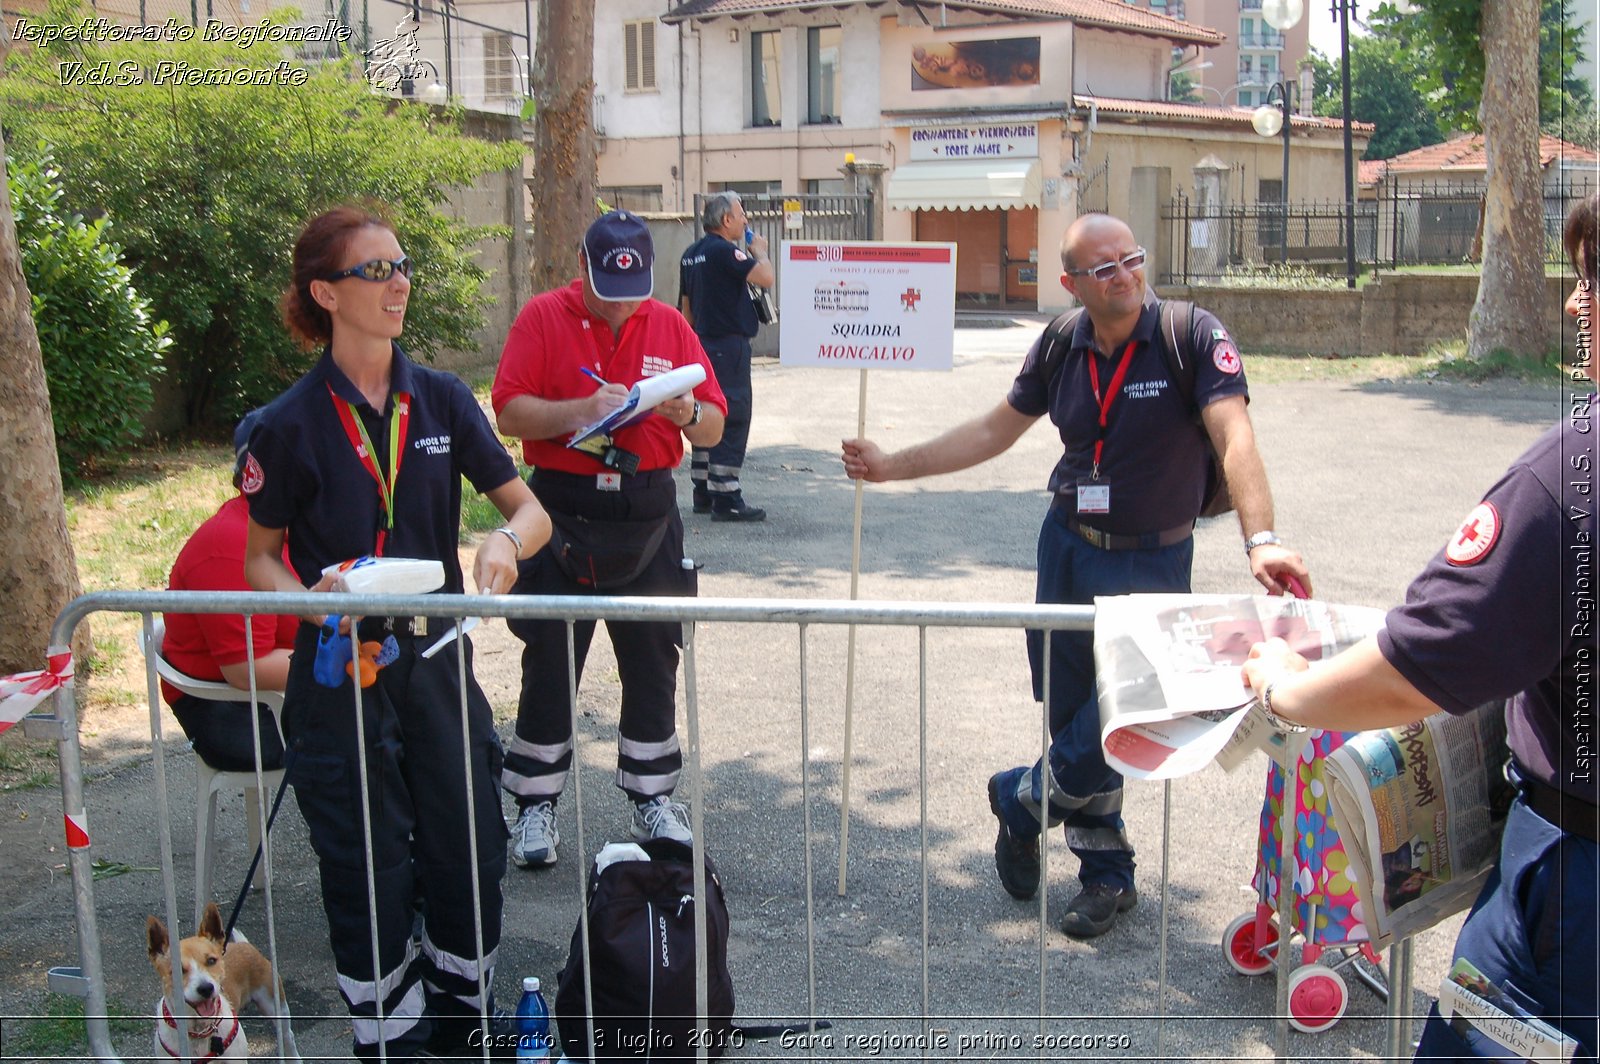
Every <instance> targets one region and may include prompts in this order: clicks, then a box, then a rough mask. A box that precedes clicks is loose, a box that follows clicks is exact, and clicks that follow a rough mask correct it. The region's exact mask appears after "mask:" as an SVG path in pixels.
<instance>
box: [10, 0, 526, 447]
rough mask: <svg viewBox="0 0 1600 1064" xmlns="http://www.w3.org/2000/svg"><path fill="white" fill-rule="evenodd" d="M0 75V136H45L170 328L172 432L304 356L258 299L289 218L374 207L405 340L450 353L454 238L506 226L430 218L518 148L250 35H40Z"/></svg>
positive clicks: (474, 269)
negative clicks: (408, 268)
mask: <svg viewBox="0 0 1600 1064" xmlns="http://www.w3.org/2000/svg"><path fill="white" fill-rule="evenodd" d="M293 16H294V13H293V12H292V11H280V12H275V13H274V14H273V15H271V16H270V19H271V21H272V22H273V23H274V24H290V23H291V22H292V19H293ZM81 17H82V13H81V12H80V10H79V9H78V8H77V7H76V6H74V5H73V3H72V2H71V0H55V2H54V3H52V6H51V9H50V13H49V20H50V21H52V22H55V23H60V24H68V23H72V22H75V21H77V20H78V19H79V18H81ZM162 64H167V65H165V66H164V65H162ZM6 73H7V76H6V77H4V78H0V111H3V112H4V113H5V114H6V122H7V126H8V129H9V130H12V131H14V132H15V134H17V135H18V136H20V137H21V138H24V139H32V138H45V139H48V140H50V141H51V143H53V144H55V145H56V151H57V153H58V156H59V157H60V159H61V162H62V164H63V169H64V170H65V172H66V174H67V178H66V188H67V201H68V202H70V203H71V204H73V205H74V207H75V208H76V209H79V210H82V211H85V212H91V213H92V212H97V211H99V210H102V209H105V210H109V211H111V212H112V213H113V214H115V215H116V216H117V218H118V220H119V221H118V236H119V237H120V239H121V240H122V243H123V247H124V249H125V253H126V256H127V259H128V261H129V262H130V263H131V264H133V265H134V267H135V269H137V270H138V272H139V276H140V278H141V282H142V283H143V285H144V286H145V291H146V294H147V295H149V296H150V298H151V300H152V302H153V304H154V307H155V310H156V311H157V313H159V314H160V315H161V316H163V317H165V318H166V319H167V320H168V321H170V322H171V327H172V334H173V337H174V339H175V341H176V344H175V347H174V351H173V357H172V361H173V362H174V363H175V364H176V366H177V373H178V375H179V379H180V381H181V383H182V386H183V391H184V397H185V403H186V410H185V413H186V416H187V420H188V421H189V422H191V423H194V422H199V421H202V420H213V421H224V422H226V421H228V420H230V419H232V418H233V417H235V416H237V415H238V414H240V413H242V412H243V411H244V410H247V409H249V408H251V407H253V406H255V405H258V404H260V403H262V402H264V401H266V400H268V399H270V398H271V397H272V396H274V395H276V394H277V393H278V392H279V391H281V390H282V389H283V388H284V387H285V386H286V385H287V384H288V383H290V382H291V381H293V380H294V379H295V378H296V377H297V376H298V375H299V374H300V373H301V372H303V371H304V369H305V368H306V366H307V365H309V363H310V361H311V356H310V355H308V354H306V353H305V352H303V351H301V350H300V349H298V348H297V347H296V346H295V345H294V343H293V342H292V341H291V340H290V338H289V336H288V333H287V332H286V330H285V329H284V327H283V325H282V322H281V320H280V317H279V312H278V301H279V298H280V296H281V294H282V293H283V291H284V289H285V288H286V287H287V285H288V279H289V264H290V254H291V250H292V245H293V242H294V238H295V236H296V234H297V233H298V232H299V229H300V227H301V225H302V224H303V223H304V221H305V220H306V219H307V218H308V217H310V216H311V215H313V214H316V213H317V212H319V211H321V210H323V209H326V208H327V207H330V206H333V205H335V204H338V203H343V202H351V201H359V200H370V201H376V202H379V203H382V204H384V205H385V209H386V213H387V214H388V215H389V217H390V219H391V221H393V223H394V224H395V227H396V230H397V231H398V234H399V237H400V242H401V245H402V246H403V247H404V248H405V250H406V252H407V254H409V255H410V256H411V257H412V258H414V259H416V260H417V262H418V263H419V269H418V271H417V274H416V276H415V277H414V278H413V291H412V297H411V301H410V306H409V310H408V313H407V319H406V335H405V344H406V347H407V349H408V350H409V351H410V352H411V353H413V354H414V355H417V356H420V357H422V358H431V357H432V356H433V355H434V354H435V353H436V352H438V351H439V350H441V349H443V348H447V347H467V346H470V344H471V342H472V340H471V337H472V331H473V330H474V329H475V328H477V327H478V326H479V325H481V323H482V305H483V302H484V300H485V298H486V297H485V296H483V295H482V294H481V285H482V282H483V279H484V277H485V274H484V272H483V270H482V269H480V268H479V267H478V266H477V265H476V264H475V262H474V261H473V257H472V249H471V245H472V244H473V243H474V242H475V241H477V240H480V239H484V238H488V237H492V236H507V235H509V233H508V231H507V230H506V229H505V228H504V227H472V226H468V225H465V224H464V223H461V222H459V221H456V220H454V219H450V218H447V217H445V216H444V215H443V214H441V213H440V210H439V208H440V207H441V205H443V204H445V203H446V201H447V200H448V199H449V198H450V196H451V194H452V193H453V192H454V191H456V190H458V189H459V188H461V187H463V186H466V185H470V184H471V183H472V182H474V181H475V180H476V179H477V178H478V177H480V176H481V175H483V174H485V173H487V172H490V171H494V170H503V169H507V168H509V167H513V166H516V165H517V164H518V163H519V161H520V159H521V146H520V145H519V144H516V143H504V144H493V143H490V142H488V141H486V140H483V139H480V138H476V137H473V136H471V135H469V134H468V133H467V132H466V131H465V128H464V121H465V113H464V112H463V111H461V110H460V109H454V110H444V111H440V110H436V109H432V108H428V107H423V106H419V105H415V104H408V103H401V102H398V101H395V100H391V99H390V98H388V97H387V96H383V95H378V94H375V93H374V92H373V91H371V89H370V88H369V86H368V85H367V83H366V81H365V79H364V77H363V71H362V68H361V65H360V63H359V61H358V60H357V59H356V58H354V57H349V56H347V57H346V58H343V59H336V60H332V61H328V62H324V63H321V64H320V65H317V66H314V67H313V66H310V65H307V64H306V62H305V61H303V60H301V59H299V58H297V55H296V53H295V52H294V51H293V50H292V46H291V45H286V44H279V43H274V42H269V41H259V40H258V41H254V42H253V43H251V44H250V46H249V47H247V48H246V47H241V46H240V45H239V43H237V42H233V43H229V42H213V43H207V42H205V41H204V40H203V39H201V38H198V37H197V38H196V39H194V40H191V41H187V42H174V41H164V42H161V43H155V44H151V43H140V42H134V43H122V42H119V43H112V44H106V43H103V42H99V43H96V42H90V43H84V42H59V41H58V42H55V43H53V44H52V45H51V46H50V47H49V48H43V47H39V48H35V49H34V50H33V51H31V52H29V53H27V54H23V53H21V52H13V53H12V55H11V57H10V59H9V60H8V62H7V67H6ZM185 73H187V75H188V76H191V77H202V78H211V79H213V80H215V79H218V78H224V79H229V80H232V79H237V78H240V77H241V76H242V75H244V74H246V73H248V75H249V76H253V77H254V78H257V79H261V80H265V81H267V82H268V83H266V84H231V83H230V84H190V83H188V82H187V81H186V80H185V79H184V78H182V77H179V76H176V75H181V74H185ZM95 81H108V82H111V84H93V82H95ZM118 82H121V83H118Z"/></svg>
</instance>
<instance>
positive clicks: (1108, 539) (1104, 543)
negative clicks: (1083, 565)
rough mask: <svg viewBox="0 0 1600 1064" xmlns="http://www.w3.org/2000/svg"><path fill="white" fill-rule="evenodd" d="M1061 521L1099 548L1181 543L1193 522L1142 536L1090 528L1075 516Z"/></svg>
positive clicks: (1091, 544)
mask: <svg viewBox="0 0 1600 1064" xmlns="http://www.w3.org/2000/svg"><path fill="white" fill-rule="evenodd" d="M1063 523H1064V524H1065V525H1066V526H1067V529H1068V531H1071V532H1076V533H1077V534H1078V535H1079V536H1081V537H1083V541H1084V542H1085V543H1087V544H1089V545H1090V546H1091V547H1099V548H1100V549H1101V550H1155V549H1157V548H1158V547H1170V546H1172V545H1173V544H1174V543H1182V542H1183V541H1184V540H1186V539H1188V538H1189V537H1190V536H1191V535H1193V534H1194V522H1193V521H1191V522H1189V523H1188V524H1186V525H1178V526H1177V527H1176V528H1169V529H1167V530H1166V531H1164V532H1149V533H1146V534H1144V535H1142V536H1124V535H1119V534H1117V533H1115V532H1102V531H1100V529H1098V528H1091V527H1090V526H1088V525H1086V524H1083V523H1082V522H1081V521H1079V520H1078V519H1077V518H1075V517H1068V518H1065V519H1064V521H1063Z"/></svg>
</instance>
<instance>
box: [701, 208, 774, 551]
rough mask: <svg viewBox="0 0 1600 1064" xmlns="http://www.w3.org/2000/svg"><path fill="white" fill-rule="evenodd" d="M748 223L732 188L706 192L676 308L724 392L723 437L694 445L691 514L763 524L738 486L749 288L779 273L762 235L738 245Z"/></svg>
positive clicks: (746, 421)
mask: <svg viewBox="0 0 1600 1064" xmlns="http://www.w3.org/2000/svg"><path fill="white" fill-rule="evenodd" d="M747 223H748V219H747V218H746V216H745V213H744V204H743V203H742V202H740V200H739V194H738V193H737V192H718V193H715V194H713V195H711V196H708V197H707V198H706V201H705V207H704V208H703V209H702V210H701V217H700V224H701V226H702V227H703V228H704V229H705V231H706V235H705V236H703V237H701V238H700V239H699V240H697V241H695V242H694V243H693V244H690V245H689V250H687V251H685V252H684V253H683V258H682V260H680V262H679V264H678V293H679V295H678V309H679V310H681V311H682V312H683V316H684V317H685V318H687V319H688V321H689V324H690V325H692V326H693V327H694V331H695V335H697V336H699V337H700V342H701V343H702V344H703V345H705V349H706V354H707V355H709V356H710V358H711V365H712V366H714V367H716V371H717V382H718V383H719V384H721V385H722V391H723V394H725V395H726V396H727V397H728V421H727V424H726V426H724V428H723V431H722V439H721V441H720V442H718V443H717V444H715V445H714V446H712V445H701V444H698V443H697V444H695V445H694V454H693V456H692V457H691V458H690V465H689V479H690V480H691V481H693V482H694V512H695V513H697V514H703V513H710V514H711V519H712V520H713V521H763V520H765V519H766V516H767V511H765V510H763V509H761V508H760V507H757V506H751V505H750V504H749V503H747V502H746V501H745V498H744V490H743V488H742V487H741V486H740V484H739V473H740V472H741V471H742V470H743V469H744V456H745V450H746V448H747V447H748V445H749V442H750V418H751V415H752V412H753V409H754V394H753V392H752V389H751V385H750V338H751V337H752V336H754V335H755V334H756V331H757V330H758V329H760V327H761V323H760V321H758V320H757V319H756V312H755V308H754V307H753V306H751V304H750V290H749V288H748V287H747V286H748V285H758V286H760V287H762V288H771V287H772V286H773V284H774V283H775V282H776V281H777V279H778V275H777V274H776V273H775V272H774V271H773V268H772V260H771V259H769V258H768V257H767V238H766V237H764V236H761V235H760V234H759V233H758V234H756V235H755V236H754V237H753V238H752V239H751V241H750V249H749V250H748V251H746V250H745V249H744V248H741V247H740V246H739V245H740V243H741V242H742V241H743V239H744V232H745V226H746V224H747ZM691 442H692V441H691Z"/></svg>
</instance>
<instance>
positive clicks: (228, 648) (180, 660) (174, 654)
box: [161, 411, 300, 772]
mask: <svg viewBox="0 0 1600 1064" xmlns="http://www.w3.org/2000/svg"><path fill="white" fill-rule="evenodd" d="M259 413H260V412H259V411H252V412H250V413H249V414H246V415H245V417H244V419H243V420H242V421H240V422H239V427H238V428H237V429H235V430H234V433H233V447H234V463H233V487H234V491H235V494H234V496H233V498H231V499H229V500H228V501H227V502H225V503H223V504H222V506H221V508H220V509H218V510H217V512H216V513H214V514H212V515H211V516H210V517H208V518H206V521H205V523H204V524H202V525H201V526H200V527H199V528H197V529H195V530H194V534H193V535H191V536H190V537H189V540H188V542H187V543H185V544H184V545H183V549H182V550H180V551H179V552H178V558H177V560H176V561H175V562H173V563H172V575H171V576H170V577H168V579H167V588H168V589H169V590H171V591H249V590H250V585H249V584H247V583H245V579H244V541H245V525H246V522H247V520H248V518H249V516H250V509H249V506H248V501H247V500H246V499H245V497H244V495H243V494H241V493H239V486H240V484H241V483H242V481H243V476H244V463H245V458H246V457H247V456H248V453H249V452H248V451H247V450H246V446H247V445H248V444H249V442H250V430H251V429H252V428H254V427H255V423H256V419H257V415H258V414H259ZM285 564H287V559H286V560H285ZM299 624H300V618H298V617H277V616H273V615H271V614H266V615H262V616H257V617H252V618H251V624H250V636H251V638H250V640H248V641H247V640H246V639H245V627H244V617H243V616H242V615H240V614H237V613H206V614H193V613H169V614H167V615H166V625H167V634H166V636H165V638H164V639H163V640H162V643H161V654H162V656H163V657H165V658H166V659H167V660H168V661H169V662H171V663H172V667H173V668H175V669H177V670H178V671H179V672H181V673H184V674H186V675H188V676H193V677H194V678H195V679H197V680H222V681H226V682H227V683H228V684H230V685H231V686H233V687H237V688H239V689H240V690H242V691H248V690H249V689H250V660H249V657H250V655H249V650H248V649H247V648H248V646H249V645H250V643H254V645H255V665H256V690H258V691H281V690H283V687H284V684H285V683H287V682H288V679H289V652H290V651H291V650H292V649H293V648H294V634H295V629H296V628H297V627H298V626H299ZM161 697H162V698H164V699H166V702H167V705H168V706H171V707H172V715H173V716H174V717H177V718H178V723H179V724H181V725H182V726H183V731H184V734H185V735H187V736H188V737H189V741H190V742H191V743H192V744H194V752H195V753H196V754H198V755H199V756H200V759H201V760H202V761H204V762H205V763H206V764H208V765H210V766H211V767H212V768H214V769H217V770H218V771H221V772H248V771H250V770H251V769H253V768H255V764H256V756H255V742H254V741H253V740H252V739H251V738H250V704H249V703H248V702H215V701H212V700H211V699H209V698H196V697H194V696H193V695H186V694H184V693H183V692H181V691H179V690H178V689H177V688H175V687H173V686H172V685H170V684H168V683H166V682H163V683H162V684H161ZM259 720H260V722H261V766H262V768H267V769H273V768H282V767H283V744H282V743H281V742H280V741H279V740H278V729H277V728H276V727H275V726H274V724H273V722H272V716H271V714H270V713H268V711H267V709H266V707H264V706H263V707H262V709H261V714H260V717H259Z"/></svg>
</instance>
